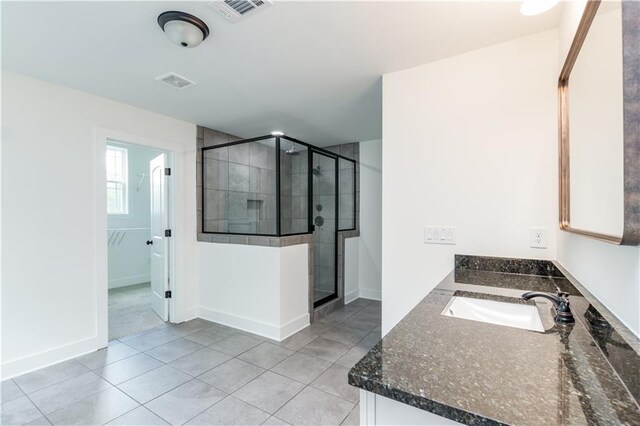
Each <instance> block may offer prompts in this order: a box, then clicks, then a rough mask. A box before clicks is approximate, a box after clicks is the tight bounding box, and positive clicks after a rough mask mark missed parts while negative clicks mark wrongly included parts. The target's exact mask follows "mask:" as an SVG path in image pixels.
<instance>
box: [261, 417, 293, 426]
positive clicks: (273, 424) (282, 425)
mask: <svg viewBox="0 0 640 426" xmlns="http://www.w3.org/2000/svg"><path fill="white" fill-rule="evenodd" d="M262 426H291V425H289V423H287V422H285V421H284V420H282V419H279V418H277V417H276V416H271V417H269V418H268V419H267V421H266V422H264V423H262Z"/></svg>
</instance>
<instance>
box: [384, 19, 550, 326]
mask: <svg viewBox="0 0 640 426" xmlns="http://www.w3.org/2000/svg"><path fill="white" fill-rule="evenodd" d="M557 63H558V36H557V31H549V32H545V33H541V34H536V35H533V36H529V37H523V38H519V39H516V40H512V41H509V42H507V43H502V44H499V45H495V46H491V47H488V48H484V49H480V50H476V51H473V52H470V53H466V54H463V55H460V56H456V57H452V58H448V59H444V60H441V61H437V62H433V63H429V64H426V65H423V66H419V67H415V68H411V69H408V70H404V71H400V72H395V73H391V74H387V75H385V76H384V78H383V141H384V143H383V144H382V152H383V156H382V159H383V162H382V163H383V166H382V168H383V170H384V173H383V179H382V188H383V191H382V194H383V195H382V197H383V205H382V247H383V248H382V299H383V301H384V303H383V306H382V328H383V333H386V332H387V331H388V330H390V329H391V328H392V327H393V325H395V324H396V323H397V322H398V321H399V320H400V319H402V317H404V315H406V314H407V312H408V311H409V310H411V308H412V307H413V306H415V304H416V303H418V301H420V300H421V298H422V297H424V296H425V295H426V294H427V293H428V292H429V291H430V290H431V289H432V288H433V287H434V286H435V285H436V284H437V283H438V282H439V281H440V280H441V279H442V278H443V277H444V276H445V275H446V274H447V273H449V272H450V271H451V270H452V269H453V263H454V257H453V256H454V254H456V253H465V254H476V255H489V256H509V257H530V258H548V259H554V258H555V257H556V238H555V236H556V232H555V229H556V227H557V117H556V106H555V105H556V83H557ZM426 225H441V226H456V227H457V245H454V246H446V245H425V244H424V243H423V227H424V226H426ZM537 226H543V227H546V228H547V229H548V231H549V232H548V234H549V236H548V239H549V241H548V248H547V249H533V248H530V247H529V237H530V228H531V227H537Z"/></svg>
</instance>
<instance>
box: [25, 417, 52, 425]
mask: <svg viewBox="0 0 640 426" xmlns="http://www.w3.org/2000/svg"><path fill="white" fill-rule="evenodd" d="M50 425H51V422H50V421H49V419H47V418H46V417H45V416H40V417H38V418H37V419H35V420H32V421H30V422H29V423H25V426H50Z"/></svg>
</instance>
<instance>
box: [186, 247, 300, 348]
mask: <svg viewBox="0 0 640 426" xmlns="http://www.w3.org/2000/svg"><path fill="white" fill-rule="evenodd" d="M198 251H199V258H200V262H199V263H200V268H199V275H200V293H199V295H200V298H199V304H200V306H199V316H200V317H201V318H204V319H207V320H210V321H214V322H218V323H221V324H225V325H228V326H230V327H235V328H239V329H241V330H245V331H249V332H251V333H255V334H259V335H261V336H265V337H268V338H270V339H275V340H282V339H284V338H286V337H288V336H289V335H291V334H293V333H295V332H296V331H298V330H300V329H301V328H304V327H306V326H307V325H308V324H309V311H308V299H309V272H308V267H309V266H308V265H309V264H308V262H309V259H308V252H309V247H308V245H307V244H301V245H294V246H288V247H282V248H280V247H262V246H251V245H239V244H238V245H236V244H215V243H198Z"/></svg>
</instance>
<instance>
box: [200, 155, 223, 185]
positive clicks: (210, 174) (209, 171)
mask: <svg viewBox="0 0 640 426" xmlns="http://www.w3.org/2000/svg"><path fill="white" fill-rule="evenodd" d="M203 171H204V176H203V177H204V181H203V184H204V187H205V188H206V189H224V190H226V189H227V187H228V185H229V180H228V179H229V163H228V162H227V161H221V160H214V159H210V158H205V161H204V168H203Z"/></svg>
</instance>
